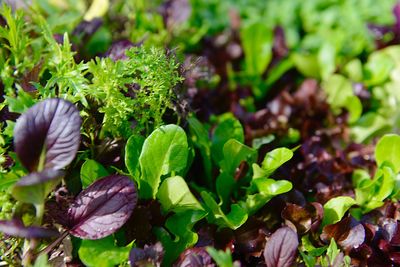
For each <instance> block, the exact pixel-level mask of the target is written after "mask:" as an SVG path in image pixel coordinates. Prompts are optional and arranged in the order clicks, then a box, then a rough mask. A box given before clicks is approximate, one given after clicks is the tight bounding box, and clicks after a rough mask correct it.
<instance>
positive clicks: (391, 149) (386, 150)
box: [375, 134, 400, 173]
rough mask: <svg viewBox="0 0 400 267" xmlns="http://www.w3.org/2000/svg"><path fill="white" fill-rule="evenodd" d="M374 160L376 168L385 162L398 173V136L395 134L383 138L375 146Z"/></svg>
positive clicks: (399, 163)
mask: <svg viewBox="0 0 400 267" xmlns="http://www.w3.org/2000/svg"><path fill="white" fill-rule="evenodd" d="M375 159H376V163H377V164H378V166H380V165H382V164H383V163H384V162H385V161H386V162H388V163H390V164H391V165H392V166H393V167H394V171H395V172H396V173H398V172H399V171H400V136H399V135H396V134H387V135H385V136H383V137H382V138H381V139H380V140H379V141H378V143H377V144H376V148H375Z"/></svg>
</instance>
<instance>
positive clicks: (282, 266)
mask: <svg viewBox="0 0 400 267" xmlns="http://www.w3.org/2000/svg"><path fill="white" fill-rule="evenodd" d="M298 245H299V241H298V238H297V234H296V232H295V231H293V230H292V229H290V228H289V227H282V228H279V229H278V230H276V232H275V233H273V234H272V235H271V237H270V239H269V240H268V241H267V244H266V245H265V249H264V260H265V264H266V265H267V267H289V266H291V264H292V262H293V260H294V259H295V257H296V252H297V246H298Z"/></svg>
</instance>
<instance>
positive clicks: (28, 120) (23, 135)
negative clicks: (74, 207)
mask: <svg viewBox="0 0 400 267" xmlns="http://www.w3.org/2000/svg"><path fill="white" fill-rule="evenodd" d="M80 128H81V117H80V116H79V111H78V109H77V108H76V107H75V106H74V105H73V104H72V103H70V102H68V101H65V100H63V99H58V98H51V99H46V100H44V101H42V102H40V103H37V104H36V105H34V106H33V107H31V108H30V109H28V110H27V111H26V112H25V113H23V114H22V115H21V116H20V117H19V118H18V120H17V123H16V124H15V128H14V146H15V152H16V153H17V155H18V157H19V159H20V160H21V162H22V164H23V165H24V166H25V167H26V168H27V169H28V170H29V171H30V172H33V171H37V170H38V167H39V166H38V165H39V162H40V161H41V160H42V161H43V164H44V166H40V167H42V168H43V169H62V168H64V167H65V166H67V165H68V164H70V163H71V161H72V160H73V159H74V157H75V155H76V152H77V151H78V147H79V143H80ZM41 157H44V158H42V159H41Z"/></svg>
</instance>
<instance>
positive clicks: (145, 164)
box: [138, 124, 189, 198]
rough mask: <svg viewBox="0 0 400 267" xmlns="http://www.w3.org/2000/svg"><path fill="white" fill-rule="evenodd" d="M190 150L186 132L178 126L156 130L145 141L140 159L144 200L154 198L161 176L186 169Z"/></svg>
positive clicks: (141, 188)
mask: <svg viewBox="0 0 400 267" xmlns="http://www.w3.org/2000/svg"><path fill="white" fill-rule="evenodd" d="M188 154H189V148H188V143H187V137H186V134H185V131H184V130H183V129H182V128H181V127H179V126H177V125H173V124H170V125H166V126H162V127H160V128H158V129H156V130H155V131H154V132H153V133H151V134H150V136H149V137H147V139H146V140H145V141H144V143H143V148H142V152H141V154H140V157H139V163H140V168H141V173H142V175H141V177H140V180H139V183H138V184H139V189H140V191H139V193H140V194H141V196H142V197H144V198H154V197H155V196H156V194H157V191H158V186H159V184H160V182H161V176H162V175H167V174H169V173H172V172H179V171H181V170H184V169H185V168H186V163H187V159H188Z"/></svg>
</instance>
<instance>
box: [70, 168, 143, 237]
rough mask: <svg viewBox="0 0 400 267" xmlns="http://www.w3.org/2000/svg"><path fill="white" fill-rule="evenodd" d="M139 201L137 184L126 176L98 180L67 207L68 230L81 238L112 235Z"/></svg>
mask: <svg viewBox="0 0 400 267" xmlns="http://www.w3.org/2000/svg"><path fill="white" fill-rule="evenodd" d="M136 202H137V191H136V187H135V184H134V183H133V182H132V181H131V180H130V179H129V178H128V177H127V176H122V175H110V176H107V177H104V178H102V179H100V180H97V181H96V182H94V183H93V184H92V185H90V186H89V187H88V188H86V189H85V190H83V191H82V192H81V193H80V194H79V195H78V196H77V197H76V199H75V201H74V203H73V204H72V205H71V207H70V208H69V209H68V217H69V218H70V220H71V222H70V227H71V228H70V231H69V232H70V233H71V234H72V235H74V236H76V237H79V238H82V239H99V238H103V237H105V236H107V235H110V234H112V233H114V232H115V231H116V230H118V229H119V228H120V227H121V226H122V225H124V224H125V222H126V221H127V220H128V219H129V217H130V216H131V214H132V211H133V209H134V208H135V206H136Z"/></svg>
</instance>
